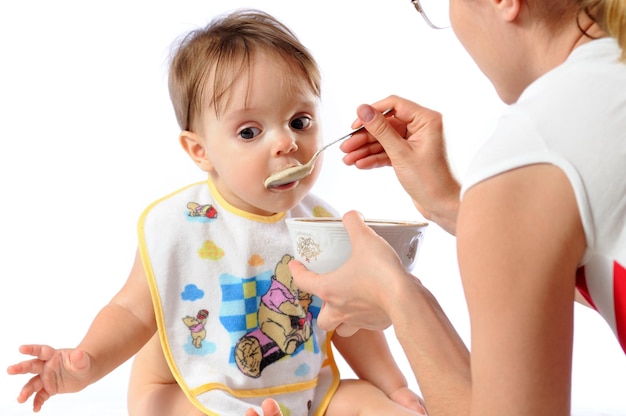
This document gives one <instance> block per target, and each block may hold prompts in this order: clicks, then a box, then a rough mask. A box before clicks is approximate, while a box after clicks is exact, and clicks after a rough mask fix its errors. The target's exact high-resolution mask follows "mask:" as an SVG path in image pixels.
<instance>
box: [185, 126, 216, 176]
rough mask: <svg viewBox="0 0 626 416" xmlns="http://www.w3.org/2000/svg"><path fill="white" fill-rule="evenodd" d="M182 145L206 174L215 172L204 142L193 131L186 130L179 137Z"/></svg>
mask: <svg viewBox="0 0 626 416" xmlns="http://www.w3.org/2000/svg"><path fill="white" fill-rule="evenodd" d="M178 139H179V140H180V145H181V146H182V147H183V149H184V150H185V152H187V154H188V155H189V157H191V159H192V160H193V161H194V163H195V164H196V165H198V167H199V168H200V169H202V170H203V171H205V172H211V171H212V170H213V164H212V163H211V160H210V159H209V156H208V154H207V151H206V148H205V147H204V142H203V140H202V138H201V137H200V136H198V135H197V134H196V133H193V132H191V131H187V130H184V131H182V132H181V133H180V136H178Z"/></svg>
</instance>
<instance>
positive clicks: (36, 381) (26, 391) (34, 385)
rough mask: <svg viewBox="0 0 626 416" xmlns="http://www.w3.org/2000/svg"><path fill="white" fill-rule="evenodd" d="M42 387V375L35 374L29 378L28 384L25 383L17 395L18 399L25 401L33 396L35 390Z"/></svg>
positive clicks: (20, 401) (39, 389) (21, 401)
mask: <svg viewBox="0 0 626 416" xmlns="http://www.w3.org/2000/svg"><path fill="white" fill-rule="evenodd" d="M42 389H43V382H42V381H41V377H39V376H35V377H33V378H31V379H30V380H28V382H27V383H26V384H24V387H22V390H21V391H20V394H19V395H18V396H17V401H18V402H19V403H25V402H26V400H28V398H29V397H30V396H32V395H33V394H34V393H35V392H39V391H41V390H42Z"/></svg>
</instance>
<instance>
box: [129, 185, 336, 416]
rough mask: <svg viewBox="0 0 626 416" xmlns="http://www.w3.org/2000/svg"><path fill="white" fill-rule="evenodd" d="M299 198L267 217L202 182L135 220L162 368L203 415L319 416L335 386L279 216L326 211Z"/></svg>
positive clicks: (315, 308)
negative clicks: (272, 411)
mask: <svg viewBox="0 0 626 416" xmlns="http://www.w3.org/2000/svg"><path fill="white" fill-rule="evenodd" d="M333 214H334V211H333V210H332V208H330V207H329V206H328V205H326V204H325V203H324V202H323V201H321V200H320V199H318V198H316V197H314V196H307V197H306V198H305V199H304V200H303V201H302V202H301V203H300V204H299V205H298V206H297V207H295V208H294V209H292V210H291V211H289V212H283V213H278V214H275V215H273V216H270V217H264V216H258V215H253V214H250V213H246V212H243V211H241V210H239V209H237V208H235V207H233V206H232V205H230V204H228V203H227V202H226V201H225V200H224V199H223V198H222V197H221V195H219V193H218V192H217V189H216V188H215V186H214V185H213V184H212V183H211V182H210V181H209V182H202V183H197V184H193V185H190V186H187V187H185V188H183V189H181V190H179V191H176V192H174V193H173V194H171V195H169V196H166V197H165V198H162V199H160V200H158V201H157V202H155V203H153V204H152V205H151V206H150V207H148V208H147V209H146V211H145V212H144V213H143V215H142V216H141V219H140V222H139V230H138V231H139V250H140V253H141V257H142V261H143V264H144V268H145V271H146V275H147V277H148V281H149V285H150V290H151V293H152V299H153V303H154V308H155V314H156V320H157V325H158V329H159V336H160V339H161V344H162V346H163V351H164V354H165V358H166V360H167V362H168V364H169V367H170V369H171V371H172V373H173V375H174V377H175V378H176V380H177V381H178V384H179V385H180V387H181V388H182V389H183V391H184V392H185V394H186V395H187V397H188V398H189V400H190V401H191V402H192V403H193V404H194V405H195V406H196V407H197V408H198V409H200V410H201V411H202V412H204V413H206V414H208V415H228V416H230V415H243V414H245V411H246V409H248V408H249V407H255V408H256V410H257V412H258V413H259V414H262V411H261V408H260V403H261V402H262V401H263V399H265V398H267V397H272V398H274V399H276V400H277V401H278V403H279V404H280V406H281V408H282V409H283V413H284V414H290V415H293V416H297V415H323V414H324V412H325V410H326V407H327V405H328V402H329V400H330V398H331V397H332V394H333V393H334V391H335V390H336V388H337V386H338V383H339V373H338V370H337V367H336V365H335V362H334V359H333V356H332V350H331V345H330V336H329V334H328V333H326V332H325V331H322V330H321V329H320V328H319V327H318V326H317V319H316V318H317V315H318V313H319V310H320V308H321V301H320V300H319V299H318V298H317V297H312V296H311V295H309V294H306V293H304V292H299V291H298V290H297V289H296V288H295V287H293V280H292V277H291V274H290V273H289V269H288V267H287V263H288V262H289V260H290V259H291V251H292V250H291V244H290V240H289V234H288V231H287V228H286V225H285V221H284V219H285V218H286V217H290V216H291V217H296V216H297V217H301V216H303V217H306V216H309V217H310V216H332V215H333Z"/></svg>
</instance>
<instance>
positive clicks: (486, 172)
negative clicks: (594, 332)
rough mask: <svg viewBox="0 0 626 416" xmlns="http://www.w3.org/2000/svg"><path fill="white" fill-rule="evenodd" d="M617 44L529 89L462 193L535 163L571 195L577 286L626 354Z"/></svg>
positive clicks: (624, 137)
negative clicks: (578, 232) (578, 223)
mask: <svg viewBox="0 0 626 416" xmlns="http://www.w3.org/2000/svg"><path fill="white" fill-rule="evenodd" d="M619 56H620V49H619V47H618V45H617V42H616V41H615V39H613V38H603V39H598V40H594V41H591V42H588V43H586V44H584V45H582V46H579V47H577V48H576V49H574V51H573V52H572V53H571V54H570V56H569V58H568V59H567V60H566V61H565V62H564V63H563V64H561V65H560V66H558V67H557V68H555V69H553V70H552V71H550V72H548V73H547V74H545V75H544V76H542V77H540V78H539V79H537V80H536V81H535V82H534V83H533V84H531V85H530V86H529V87H528V88H527V89H526V90H525V91H524V93H523V94H522V95H521V97H520V98H519V100H518V101H517V102H516V103H515V104H513V105H511V106H510V107H509V108H508V109H506V111H505V112H504V114H503V115H502V117H501V118H500V120H499V122H498V125H497V127H496V129H495V131H494V133H493V135H492V136H491V137H490V138H489V140H487V142H486V143H485V145H484V146H483V147H482V148H481V149H480V150H479V152H478V153H477V154H476V157H475V159H474V160H473V162H472V164H471V166H470V169H469V171H468V174H467V176H466V178H465V180H464V183H463V192H465V190H467V189H469V188H470V187H472V186H473V185H474V184H476V183H479V182H481V181H483V180H485V179H488V178H490V177H492V176H494V175H498V174H499V173H502V172H506V171H508V170H511V169H515V168H518V167H521V166H527V165H532V164H535V163H550V164H553V165H555V166H558V167H559V168H561V169H562V171H563V172H564V173H565V175H567V178H568V179H569V181H570V184H571V186H572V189H573V190H574V193H575V196H576V201H577V203H578V209H579V212H580V217H581V220H582V224H583V227H584V230H585V237H586V240H587V249H586V252H585V257H584V259H583V261H582V262H581V264H580V268H579V270H578V273H577V286H578V289H579V290H580V291H581V292H582V293H583V295H584V296H585V297H586V298H587V300H588V301H589V302H590V303H591V304H592V305H593V306H594V307H595V308H596V310H598V312H600V314H601V315H602V317H603V318H604V319H605V320H606V322H607V323H608V324H609V325H610V327H611V328H612V329H613V331H614V333H615V335H616V336H617V338H618V341H619V342H620V345H621V346H622V349H623V350H624V351H625V352H626V63H624V62H620V61H619V60H618V58H619Z"/></svg>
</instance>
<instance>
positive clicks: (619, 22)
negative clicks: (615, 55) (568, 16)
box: [582, 0, 626, 62]
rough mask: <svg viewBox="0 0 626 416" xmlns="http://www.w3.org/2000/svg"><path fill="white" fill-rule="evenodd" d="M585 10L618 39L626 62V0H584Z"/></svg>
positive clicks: (623, 59)
mask: <svg viewBox="0 0 626 416" xmlns="http://www.w3.org/2000/svg"><path fill="white" fill-rule="evenodd" d="M582 6H583V10H584V11H585V12H586V13H587V14H589V15H590V16H591V17H592V18H593V19H594V20H595V21H596V22H597V23H598V25H600V27H601V28H602V29H603V30H604V31H605V32H606V33H608V34H609V35H610V36H612V37H614V38H615V39H617V42H618V44H619V46H620V48H621V49H622V56H621V59H622V61H625V62H626V0H583V1H582Z"/></svg>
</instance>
